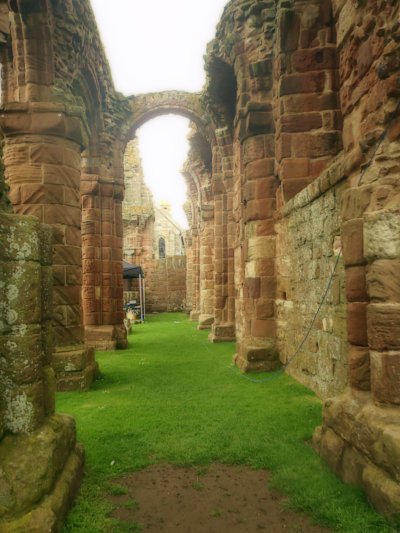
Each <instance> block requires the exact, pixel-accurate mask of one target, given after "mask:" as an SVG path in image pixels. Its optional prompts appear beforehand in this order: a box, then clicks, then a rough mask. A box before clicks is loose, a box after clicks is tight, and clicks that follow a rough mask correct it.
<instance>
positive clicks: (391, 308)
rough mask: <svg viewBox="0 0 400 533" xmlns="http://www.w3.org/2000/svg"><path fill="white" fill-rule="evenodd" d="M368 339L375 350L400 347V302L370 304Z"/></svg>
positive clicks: (397, 348)
mask: <svg viewBox="0 0 400 533" xmlns="http://www.w3.org/2000/svg"><path fill="white" fill-rule="evenodd" d="M368 340H369V345H370V347H371V348H372V349H373V350H375V351H385V350H399V349H400V304H370V305H369V306H368Z"/></svg>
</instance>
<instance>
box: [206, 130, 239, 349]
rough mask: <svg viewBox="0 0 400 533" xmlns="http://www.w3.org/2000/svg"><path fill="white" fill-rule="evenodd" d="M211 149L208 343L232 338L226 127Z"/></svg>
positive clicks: (229, 165) (230, 175)
mask: <svg viewBox="0 0 400 533" xmlns="http://www.w3.org/2000/svg"><path fill="white" fill-rule="evenodd" d="M215 133H216V139H217V143H218V145H217V146H215V147H214V150H213V169H214V173H213V186H214V190H215V191H214V205H215V213H216V214H215V229H214V233H215V245H214V250H215V254H216V255H215V261H214V266H215V271H214V277H215V282H214V287H215V300H214V304H215V311H214V316H215V320H214V324H213V326H212V332H211V334H210V337H209V338H210V340H211V341H212V342H224V341H233V340H235V286H234V264H233V263H234V261H233V239H232V236H234V235H232V231H234V224H232V220H233V219H232V192H231V188H232V181H233V180H232V178H233V171H232V159H233V158H232V141H231V135H230V132H229V130H228V128H222V129H218V130H216V132H215Z"/></svg>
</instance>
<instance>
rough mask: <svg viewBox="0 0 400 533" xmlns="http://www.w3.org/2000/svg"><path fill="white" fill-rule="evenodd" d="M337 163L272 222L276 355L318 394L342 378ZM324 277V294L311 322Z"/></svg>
mask: <svg viewBox="0 0 400 533" xmlns="http://www.w3.org/2000/svg"><path fill="white" fill-rule="evenodd" d="M335 168H336V174H335V175H334V172H333V171H334V169H335ZM340 168H341V167H340V163H338V164H337V165H336V167H333V168H332V169H331V171H330V173H329V178H330V179H328V173H327V172H324V173H322V175H321V176H320V177H319V178H318V179H317V180H316V182H315V183H314V184H313V186H309V187H308V188H306V189H305V190H304V191H302V192H301V193H299V194H298V195H297V196H296V197H295V199H294V200H292V201H290V202H288V203H287V204H286V205H285V207H284V209H283V210H282V218H281V220H280V221H279V222H278V223H277V258H276V269H277V273H278V276H277V278H278V289H277V300H276V306H277V317H278V331H277V336H278V346H279V354H280V359H281V361H282V363H283V364H288V363H289V366H288V367H287V371H288V372H289V373H290V374H292V375H293V376H294V377H295V378H296V379H297V380H299V381H300V382H302V383H304V384H305V385H306V386H307V387H309V388H311V389H313V390H314V391H315V392H316V393H317V394H318V395H319V396H320V397H323V398H328V397H330V396H334V395H335V394H338V393H339V392H342V391H343V390H344V388H345V387H346V385H347V383H348V368H347V327H346V326H347V313H346V294H345V286H344V284H345V279H344V266H343V259H342V258H341V257H338V254H340V251H341V250H340V232H341V219H340V204H341V197H342V193H343V191H344V190H345V189H346V184H345V181H344V180H343V177H342V174H341V173H340ZM336 265H337V266H336ZM335 266H336V270H335ZM334 270H335V273H334V275H333V272H334ZM332 275H333V278H332ZM330 279H332V283H331V287H330V289H329V291H328V296H327V298H326V300H325V302H324V304H323V306H322V308H321V310H320V312H319V314H318V316H317V318H316V320H315V322H313V321H314V317H315V315H316V313H317V311H318V309H319V306H320V303H321V302H322V301H323V298H324V294H325V291H326V289H327V287H328V283H329V281H330ZM310 328H311V331H309V330H310ZM308 332H309V334H308V336H307V339H306V341H305V343H304V344H302V343H303V340H304V339H305V337H306V335H307V333H308ZM299 347H300V350H299V351H298V348H299ZM292 358H293V359H292Z"/></svg>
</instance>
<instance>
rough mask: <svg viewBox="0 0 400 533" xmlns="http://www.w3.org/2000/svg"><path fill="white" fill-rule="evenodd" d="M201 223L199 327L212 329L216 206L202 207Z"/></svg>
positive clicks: (207, 205) (206, 205)
mask: <svg viewBox="0 0 400 533" xmlns="http://www.w3.org/2000/svg"><path fill="white" fill-rule="evenodd" d="M201 217H202V221H201V223H200V242H199V244H200V254H199V256H200V316H199V325H198V329H210V328H211V326H212V324H213V322H214V264H213V262H214V207H213V206H212V205H209V204H205V205H203V206H202V208H201Z"/></svg>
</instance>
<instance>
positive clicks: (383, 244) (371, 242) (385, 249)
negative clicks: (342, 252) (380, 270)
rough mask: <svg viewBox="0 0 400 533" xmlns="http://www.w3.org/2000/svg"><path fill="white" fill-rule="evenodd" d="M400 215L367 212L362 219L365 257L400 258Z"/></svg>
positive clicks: (372, 258) (371, 258) (370, 258)
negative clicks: (363, 219)
mask: <svg viewBox="0 0 400 533" xmlns="http://www.w3.org/2000/svg"><path fill="white" fill-rule="evenodd" d="M399 228H400V215H399V214H398V213H385V212H384V213H367V214H366V215H365V221H364V242H365V245H364V248H365V257H366V258H367V259H368V260H369V261H372V260H374V259H398V258H400V231H399Z"/></svg>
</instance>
